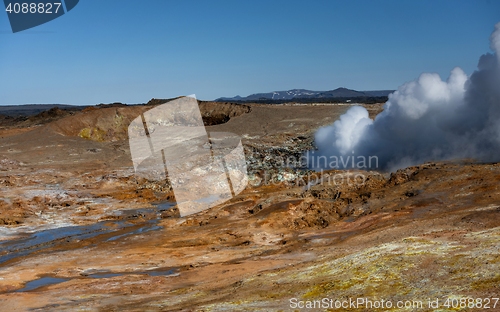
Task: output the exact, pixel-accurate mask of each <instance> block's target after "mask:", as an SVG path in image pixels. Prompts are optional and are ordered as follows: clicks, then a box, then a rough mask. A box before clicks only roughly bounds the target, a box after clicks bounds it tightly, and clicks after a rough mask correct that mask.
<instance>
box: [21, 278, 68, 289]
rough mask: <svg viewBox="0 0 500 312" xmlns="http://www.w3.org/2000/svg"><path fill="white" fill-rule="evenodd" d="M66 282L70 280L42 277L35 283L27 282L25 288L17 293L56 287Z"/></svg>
mask: <svg viewBox="0 0 500 312" xmlns="http://www.w3.org/2000/svg"><path fill="white" fill-rule="evenodd" d="M66 281H69V279H68V278H57V277H42V278H39V279H36V280H34V281H30V282H27V283H26V285H25V286H24V287H23V288H21V289H18V290H16V291H15V292H26V291H32V290H35V289H37V288H40V287H44V286H49V285H55V284H59V283H63V282H66Z"/></svg>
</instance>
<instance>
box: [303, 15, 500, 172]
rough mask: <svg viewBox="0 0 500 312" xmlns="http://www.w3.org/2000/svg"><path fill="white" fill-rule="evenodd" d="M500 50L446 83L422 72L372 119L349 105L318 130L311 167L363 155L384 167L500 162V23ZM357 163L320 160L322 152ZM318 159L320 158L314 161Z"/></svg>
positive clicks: (498, 37) (498, 42)
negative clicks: (439, 162) (461, 161)
mask: <svg viewBox="0 0 500 312" xmlns="http://www.w3.org/2000/svg"><path fill="white" fill-rule="evenodd" d="M490 42H491V45H490V47H491V49H492V50H493V51H494V54H491V53H487V54H484V55H482V56H481V57H480V59H479V63H478V69H477V70H476V71H475V72H474V73H473V74H472V75H471V76H470V77H467V75H466V74H465V73H464V72H463V70H462V69H460V68H458V67H457V68H455V69H453V70H452V71H451V74H450V76H449V78H448V79H447V80H446V81H443V80H441V78H440V77H439V75H438V74H435V73H423V74H421V75H420V77H419V78H418V79H417V80H414V81H412V82H408V83H406V84H404V85H402V86H401V87H399V88H398V90H397V91H395V92H394V93H392V94H391V95H389V100H388V101H387V103H386V104H385V106H384V110H383V111H382V112H381V113H380V114H379V115H378V116H377V117H376V118H375V120H372V119H370V118H369V117H368V111H367V110H366V109H365V108H364V107H361V106H355V107H352V108H350V109H349V110H348V111H347V112H346V113H345V114H344V115H342V116H341V117H340V119H339V120H337V121H336V122H334V123H333V124H332V125H330V126H327V127H323V128H321V129H319V130H318V131H317V132H316V134H315V143H316V146H317V148H318V149H317V150H316V151H309V152H308V153H307V159H308V165H309V167H310V168H312V169H316V170H318V169H327V168H332V167H337V168H343V169H344V168H352V167H355V168H356V164H357V160H358V159H361V158H365V159H367V158H368V157H370V156H376V157H377V158H378V167H379V168H380V169H389V170H395V169H398V168H402V167H406V166H409V165H414V164H418V163H422V162H425V161H430V160H444V159H463V158H473V159H476V160H480V161H488V162H489V161H499V160H500V23H497V24H496V25H495V30H494V32H493V33H492V35H491V37H490ZM321 156H322V157H323V160H324V158H327V159H328V160H331V159H332V157H334V158H339V157H340V158H342V157H343V158H344V159H345V158H347V157H353V158H354V157H355V159H356V161H354V160H353V161H352V162H351V161H346V162H344V163H343V162H330V161H327V162H325V161H318V160H319V158H320V157H321ZM315 160H316V161H315Z"/></svg>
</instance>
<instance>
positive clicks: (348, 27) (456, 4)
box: [0, 0, 500, 104]
mask: <svg viewBox="0 0 500 312" xmlns="http://www.w3.org/2000/svg"><path fill="white" fill-rule="evenodd" d="M28 2H29V1H28ZM499 21H500V1H496V0H491V1H488V0H474V1H472V0H471V1H459V0H454V1H445V0H442V1H434V0H433V1H425V0H418V1H409V0H397V1H374V0H367V1H333V0H331V1H293V0H286V1H279V0H267V1H258V0H252V1H239V0H228V1H218V0H213V1H208V0H200V1H189V0H182V1H179V0H175V1H173V0H172V1H171V0H140V1H131V0H80V3H79V4H78V5H77V6H76V7H75V8H74V9H73V10H72V11H70V12H68V13H67V14H65V15H64V16H62V17H60V18H57V19H55V20H53V21H51V22H49V23H46V24H44V25H41V26H38V27H36V28H32V29H30V30H27V31H23V32H19V33H15V34H13V33H12V32H11V29H10V25H9V23H8V18H7V14H6V13H5V12H3V13H2V12H0V104H27V103H65V104H98V103H110V102H123V103H143V102H147V101H148V100H149V99H151V98H153V97H156V98H167V97H175V96H179V95H188V94H196V95H197V97H198V98H199V99H203V100H212V99H215V98H217V97H221V96H235V95H241V96H246V95H249V94H251V93H257V92H268V91H275V90H288V89H293V88H304V89H311V90H332V89H335V88H338V87H346V88H350V89H356V90H377V89H395V88H397V87H398V86H399V85H401V84H403V83H404V82H407V81H409V80H413V79H415V78H416V77H418V75H419V74H420V73H422V72H437V73H439V74H440V75H441V77H443V78H446V77H447V76H448V75H449V72H450V71H451V70H452V69H453V68H454V67H455V66H460V67H461V68H462V69H464V70H465V72H466V73H467V74H471V73H472V72H473V70H474V69H475V68H476V65H477V60H478V58H479V56H480V55H481V54H483V53H485V52H488V51H490V49H489V41H488V39H489V36H490V34H491V32H492V30H493V26H494V24H495V23H497V22H499Z"/></svg>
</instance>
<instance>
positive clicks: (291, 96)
mask: <svg viewBox="0 0 500 312" xmlns="http://www.w3.org/2000/svg"><path fill="white" fill-rule="evenodd" d="M392 92H394V90H376V91H356V90H351V89H347V88H337V89H335V90H330V91H311V90H305V89H292V90H288V91H273V92H267V93H255V94H250V95H249V96H246V97H241V96H239V95H237V96H235V97H221V98H218V99H216V100H215V101H216V102H232V101H235V102H251V101H280V102H281V101H284V100H285V101H286V100H295V99H338V98H344V99H347V98H349V99H350V98H352V99H355V98H373V97H387V96H388V95H389V94H390V93H392Z"/></svg>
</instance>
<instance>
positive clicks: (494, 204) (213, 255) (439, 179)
mask: <svg viewBox="0 0 500 312" xmlns="http://www.w3.org/2000/svg"><path fill="white" fill-rule="evenodd" d="M218 105H222V106H220V107H219V106H217V105H215V104H213V103H205V104H202V107H201V108H202V114H203V116H204V118H205V121H206V122H207V124H210V126H207V130H208V131H209V132H212V131H214V132H215V131H223V132H224V131H225V132H234V133H237V134H239V135H240V136H241V137H242V138H243V140H242V141H243V144H244V146H245V153H246V157H247V162H248V164H249V174H250V177H251V182H252V183H250V185H249V186H248V187H247V188H246V190H245V191H243V192H242V193H240V194H239V195H237V196H236V197H235V198H233V199H231V200H230V201H228V202H226V203H225V204H223V205H220V206H217V207H214V208H212V209H210V210H207V211H203V212H201V213H199V214H196V215H191V216H188V217H185V218H179V217H178V216H177V213H176V208H175V206H173V205H175V202H174V201H175V198H174V196H173V194H172V192H171V190H170V187H169V185H168V182H164V183H155V182H151V181H146V180H144V179H139V178H137V177H135V176H134V172H133V167H132V161H131V158H130V151H129V147H128V142H127V140H126V128H127V125H128V123H129V122H130V120H132V119H133V118H135V117H136V116H137V115H138V114H139V113H140V112H142V111H144V110H146V109H148V108H149V107H145V106H135V107H109V108H100V109H87V110H84V111H82V112H74V113H72V114H63V113H61V114H59V113H57V112H54V111H53V112H52V113H53V114H52V115H49V116H46V118H45V119H43V118H42V119H36V118H35V119H33V120H31V121H29V122H24V123H17V124H16V123H13V122H12V120H9V121H8V122H6V123H4V124H3V126H2V124H0V147H1V148H0V194H1V195H0V307H1V310H2V311H4V310H5V311H24V310H32V311H42V310H43V311H45V310H50V311H74V310H79V309H81V310H96V311H122V310H126V311H256V310H257V311H294V310H295V308H294V307H291V306H290V299H292V298H297V300H302V301H304V303H306V302H307V301H309V302H314V300H321V299H322V298H331V299H333V300H335V299H338V300H349V298H351V299H354V300H355V299H356V298H370V299H371V300H380V299H384V300H386V301H387V300H391V302H393V303H394V304H396V302H397V301H406V300H413V301H415V302H417V303H418V302H419V301H421V302H423V307H422V308H408V309H406V310H407V311H431V310H438V309H433V308H429V307H428V300H429V299H432V300H435V299H439V300H440V311H457V310H462V311H470V310H471V309H468V308H462V309H461V308H459V307H458V308H456V309H453V308H452V307H450V308H446V307H444V306H443V304H444V303H445V300H446V299H447V298H455V299H460V298H466V297H470V298H498V297H500V286H499V285H500V165H499V164H491V163H487V164H480V163H474V162H472V161H467V160H461V161H454V162H446V163H443V162H441V163H426V164H422V165H419V166H415V167H410V168H406V169H402V170H399V171H398V172H395V173H388V172H376V171H370V172H353V171H351V172H348V171H329V172H324V173H322V174H317V175H313V176H311V175H310V174H311V173H310V172H307V171H305V170H304V169H301V168H296V169H294V170H291V169H290V168H278V167H276V166H275V160H276V159H277V158H279V157H287V156H295V157H296V156H300V155H301V153H302V152H303V151H305V150H307V149H308V148H311V147H312V144H313V143H312V135H313V133H314V130H315V129H317V128H318V127H320V126H322V125H327V124H330V123H332V122H333V121H335V120H336V119H337V118H338V117H339V116H340V114H342V113H343V112H345V111H346V110H347V109H348V108H349V105H299V106H290V105H250V106H249V108H248V107H233V106H230V105H228V104H218ZM365 107H367V108H369V109H370V113H371V116H372V117H374V116H375V115H376V114H377V113H378V112H380V110H381V105H378V104H377V105H367V106H365ZM47 118H50V120H48V121H47ZM43 120H45V121H47V122H42V121H43ZM266 172H270V173H271V178H272V181H270V182H272V183H267V185H265V184H266V183H262V181H263V179H264V175H265V174H266ZM357 173H359V174H363V175H364V176H365V178H366V181H365V183H362V184H360V183H356V180H354V175H355V174H357ZM308 174H309V176H308ZM339 177H340V178H341V179H340V180H338V178H339ZM335 179H337V180H335ZM314 181H316V182H315V183H314V186H312V187H311V188H309V189H307V188H305V187H304V184H306V183H307V182H314ZM339 181H340V182H339ZM297 182H299V183H297ZM172 206H173V207H172ZM493 303H494V301H491V307H492V308H493ZM297 310H299V309H298V308H297ZM320 310H328V309H326V308H319V309H316V311H320ZM331 310H334V309H331ZM337 310H344V311H346V310H352V311H362V310H366V311H373V310H374V309H364V308H363V307H360V308H359V309H337ZM381 310H382V309H381ZM394 310H404V309H394ZM474 310H476V311H481V310H482V309H479V308H478V309H474ZM483 310H485V309H483ZM489 310H490V311H494V310H500V303H498V304H497V306H496V308H495V309H489Z"/></svg>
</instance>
